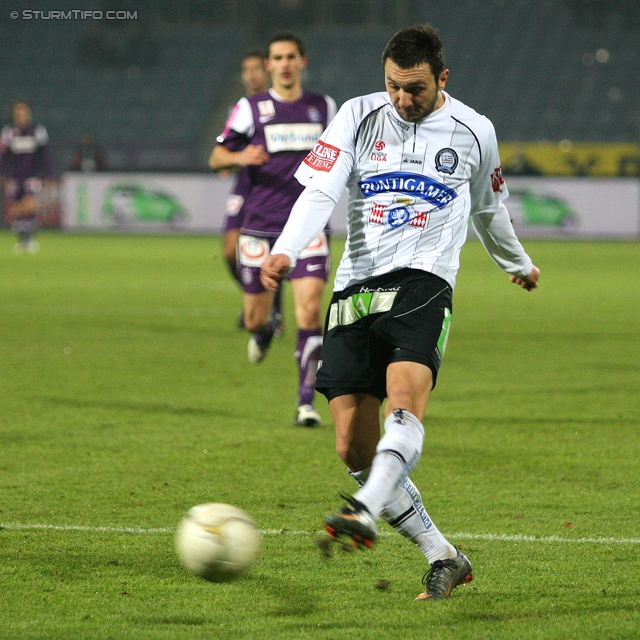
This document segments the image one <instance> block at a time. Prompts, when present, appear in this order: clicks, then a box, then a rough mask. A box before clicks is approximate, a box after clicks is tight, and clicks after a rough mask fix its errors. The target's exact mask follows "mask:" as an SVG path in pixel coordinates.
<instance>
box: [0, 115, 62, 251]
mask: <svg viewBox="0 0 640 640" xmlns="http://www.w3.org/2000/svg"><path fill="white" fill-rule="evenodd" d="M11 117H12V120H13V123H12V124H11V125H7V126H5V127H4V128H3V129H2V133H1V134H0V174H2V175H4V176H6V177H7V180H6V183H5V192H6V196H7V200H8V203H9V204H8V211H7V213H8V219H9V220H10V221H11V227H12V228H13V230H14V231H15V232H16V234H17V236H18V243H17V244H16V245H15V247H14V250H15V252H16V253H23V252H25V251H28V252H30V253H36V252H37V251H38V250H39V249H40V246H39V244H38V242H37V240H36V239H35V234H36V231H37V228H38V220H37V211H36V210H37V204H38V203H37V199H36V197H37V195H38V193H40V191H41V190H42V178H49V177H51V176H52V175H53V170H52V165H51V158H50V156H49V148H48V144H49V135H48V134H47V130H46V129H45V128H44V127H43V126H42V125H41V124H35V123H33V122H32V121H31V107H30V106H29V105H28V104H27V103H26V102H15V103H14V104H13V106H12V107H11Z"/></svg>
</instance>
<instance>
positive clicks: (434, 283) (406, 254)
mask: <svg viewBox="0 0 640 640" xmlns="http://www.w3.org/2000/svg"><path fill="white" fill-rule="evenodd" d="M383 64H384V76H385V85H386V89H387V91H386V92H379V93H372V94H370V95H367V96H362V97H360V98H354V99H353V100H349V101H348V102H347V103H346V104H345V105H344V106H343V107H342V108H341V109H340V112H339V113H338V115H337V116H336V118H335V120H334V121H333V122H332V123H331V125H330V126H329V128H328V129H327V131H325V133H324V134H323V135H322V138H321V139H320V141H319V142H318V144H317V145H316V146H315V147H314V149H313V151H312V152H311V153H310V154H309V155H308V156H307V158H305V161H304V163H303V164H302V165H301V166H300V169H299V170H298V171H297V173H296V177H297V178H298V179H299V180H300V182H301V183H302V184H304V185H306V189H305V190H304V192H303V193H302V195H301V196H300V198H299V199H298V201H297V202H296V204H295V206H294V208H293V210H292V212H291V215H290V217H289V220H288V222H287V225H286V226H285V228H284V230H283V232H282V234H281V235H280V237H279V239H278V241H277V242H276V243H275V246H274V247H273V255H270V256H269V257H268V258H267V259H266V260H265V261H264V263H263V269H262V282H263V284H264V286H265V288H267V289H268V290H271V289H272V288H273V287H275V286H277V282H278V280H279V278H280V277H281V276H282V274H283V273H287V272H288V270H289V269H290V268H292V267H293V268H295V261H296V259H297V257H298V256H299V255H300V253H301V251H302V250H303V249H304V247H305V246H306V245H307V244H308V242H309V240H310V239H311V238H313V237H314V236H315V235H316V234H317V233H318V231H319V230H320V229H322V227H323V226H324V224H325V222H326V221H327V220H328V219H329V216H330V215H331V211H332V210H333V207H334V206H335V204H336V202H337V201H338V199H339V198H340V195H341V193H342V191H343V189H344V188H345V186H347V187H348V189H349V196H350V197H349V213H348V236H347V242H346V246H345V251H344V254H343V257H342V260H341V262H340V266H339V267H338V272H337V274H336V280H335V286H334V295H333V299H332V301H331V305H330V308H329V312H328V314H327V320H326V325H325V341H324V345H323V347H322V353H321V354H320V358H321V360H320V364H319V366H318V373H317V381H316V384H317V387H318V390H319V391H321V392H322V393H323V394H325V395H326V396H327V399H328V400H329V406H330V408H331V414H332V416H333V421H334V423H335V426H336V449H337V451H338V454H339V455H340V457H341V458H342V460H343V462H344V463H345V464H346V465H347V468H348V469H349V472H350V473H351V475H352V476H353V477H354V478H355V480H356V481H357V482H358V484H359V485H360V489H359V490H358V491H357V492H356V493H355V494H354V496H353V497H352V498H347V504H346V505H345V506H344V507H343V508H342V509H340V511H338V512H336V513H334V514H331V515H329V516H327V519H326V529H327V531H328V532H329V534H330V535H331V536H332V537H334V538H338V537H341V536H346V537H348V538H350V539H351V540H352V541H353V542H354V543H356V544H357V545H364V546H367V547H370V546H372V545H373V542H374V540H375V539H376V536H377V520H378V519H379V518H383V519H384V520H386V521H387V522H388V523H389V524H390V525H391V526H393V527H394V528H395V529H396V531H398V532H399V533H401V534H402V535H403V536H405V537H406V538H408V539H409V540H411V541H412V542H413V543H414V544H416V545H417V546H418V547H419V549H420V550H421V551H422V552H423V554H424V555H425V556H426V558H427V561H428V562H429V563H430V569H429V571H427V573H426V574H425V578H424V584H425V591H424V593H422V594H420V595H419V596H418V599H419V600H429V599H431V600H438V599H442V598H446V597H448V596H449V595H450V593H451V591H452V590H453V589H454V588H455V587H456V586H457V585H459V584H464V583H467V582H469V581H470V580H471V579H472V577H473V576H472V570H471V563H470V562H469V560H468V559H467V558H466V557H465V556H464V555H463V554H462V553H461V552H460V551H459V550H457V549H456V548H455V547H454V546H453V545H451V544H450V543H449V542H448V541H447V540H446V538H445V537H444V536H443V535H442V533H440V531H439V530H438V528H437V527H436V526H435V524H434V523H433V521H432V520H431V518H430V517H429V515H428V513H427V511H426V510H425V508H424V506H423V504H422V498H421V496H420V492H419V491H418V489H417V488H416V486H415V485H414V484H413V482H411V480H410V479H409V474H410V473H411V471H412V470H413V469H414V468H415V467H416V465H417V463H418V460H419V459H420V456H421V454H422V444H423V439H424V427H423V425H422V419H423V415H424V412H425V409H426V406H427V400H428V398H429V394H430V393H431V390H432V389H433V387H434V386H435V383H436V377H437V373H438V369H439V367H440V362H441V360H442V356H443V354H444V350H445V347H446V343H447V337H448V332H449V326H450V321H451V311H452V294H453V288H454V286H455V282H456V274H457V271H458V266H459V255H460V249H461V248H462V245H463V244H464V242H465V239H466V236H467V227H468V222H469V216H470V215H471V219H472V221H473V225H474V228H475V230H476V232H477V234H478V236H479V237H480V240H481V241H482V243H483V245H484V246H485V248H486V249H487V251H488V252H489V254H490V255H491V256H492V258H493V259H494V260H495V261H496V263H497V264H498V265H499V266H500V267H501V268H502V269H503V270H504V271H506V272H507V273H508V274H510V279H511V281H512V282H514V283H516V284H518V285H519V286H521V287H523V288H525V289H527V290H531V289H534V288H536V287H537V286H538V275H539V270H538V269H537V268H536V267H535V266H534V265H533V263H532V262H531V259H530V258H529V256H528V255H527V254H526V252H525V251H524V249H523V247H522V245H521V244H520V242H519V241H518V239H517V238H516V236H515V233H514V231H513V227H512V226H511V221H510V219H509V213H508V211H507V209H506V208H505V206H504V204H503V200H504V199H505V198H506V197H507V195H508V191H507V188H506V185H505V183H504V180H503V179H502V175H501V172H500V158H499V156H498V143H497V141H496V135H495V131H494V129H493V125H492V124H491V122H490V121H489V120H488V119H487V118H485V117H484V116H481V115H479V114H478V113H476V112H475V111H474V110H473V109H471V108H469V107H467V106H466V105H464V104H462V103H461V102H459V101H458V100H455V99H454V98H452V97H451V96H449V95H448V94H447V93H445V91H444V88H445V85H446V82H447V78H448V76H449V70H448V69H446V68H445V61H444V51H443V46H442V42H441V40H440V38H439V36H438V35H437V32H435V30H433V29H432V28H431V27H429V26H428V25H426V26H424V27H412V28H410V29H405V30H403V31H399V32H398V33H397V34H396V35H395V36H394V37H393V38H392V39H391V40H390V41H389V43H388V44H387V47H386V49H385V51H384V54H383ZM525 339H526V338H525ZM385 398H388V400H387V404H386V407H385V415H386V419H385V421H384V430H385V433H384V436H383V437H382V438H380V408H381V404H382V402H383V400H384V399H385ZM436 454H437V452H436Z"/></svg>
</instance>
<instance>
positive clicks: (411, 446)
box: [353, 409, 424, 519]
mask: <svg viewBox="0 0 640 640" xmlns="http://www.w3.org/2000/svg"><path fill="white" fill-rule="evenodd" d="M384 429H385V434H384V436H383V437H382V438H381V440H380V442H378V446H377V447H376V455H375V457H374V458H373V463H372V464H371V471H370V473H369V478H368V479H367V481H366V482H365V484H364V486H363V487H362V488H361V489H360V490H359V491H357V492H356V493H355V494H354V496H353V497H354V498H355V499H356V500H358V501H359V502H362V504H364V505H365V506H366V507H367V509H368V510H369V511H370V512H371V515H372V516H373V517H374V518H376V519H377V518H379V517H380V512H381V511H382V508H383V507H384V505H385V504H387V503H388V502H389V501H390V499H391V496H392V495H394V494H395V491H396V488H397V487H398V486H400V485H402V484H404V481H405V480H406V478H407V476H408V475H409V474H410V473H411V471H413V469H414V468H415V466H416V464H418V460H420V454H421V453H422V442H423V440H424V427H423V426H422V423H421V422H420V421H419V420H418V418H416V417H415V416H414V415H413V414H411V413H409V412H408V411H405V410H404V409H396V410H395V411H394V412H393V413H391V414H390V415H389V416H388V417H387V419H386V420H385V421H384Z"/></svg>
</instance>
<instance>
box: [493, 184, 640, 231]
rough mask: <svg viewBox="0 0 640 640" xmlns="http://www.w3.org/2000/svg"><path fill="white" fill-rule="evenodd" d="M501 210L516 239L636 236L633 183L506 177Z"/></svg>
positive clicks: (639, 195)
mask: <svg viewBox="0 0 640 640" xmlns="http://www.w3.org/2000/svg"><path fill="white" fill-rule="evenodd" d="M505 180H506V182H507V187H508V188H509V193H510V195H509V198H507V200H506V201H505V205H506V206H507V209H508V210H509V214H510V215H511V219H512V220H513V226H514V228H515V230H516V233H517V234H518V236H520V237H523V238H524V237H542V238H546V237H551V238H632V237H637V236H638V235H640V182H639V181H638V180H637V179H635V178H516V177H511V176H506V177H505Z"/></svg>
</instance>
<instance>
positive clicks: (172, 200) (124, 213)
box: [62, 173, 640, 239]
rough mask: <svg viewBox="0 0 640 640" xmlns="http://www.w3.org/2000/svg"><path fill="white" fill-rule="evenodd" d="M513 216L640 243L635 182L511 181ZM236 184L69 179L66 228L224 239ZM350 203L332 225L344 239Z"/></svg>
mask: <svg viewBox="0 0 640 640" xmlns="http://www.w3.org/2000/svg"><path fill="white" fill-rule="evenodd" d="M506 180H507V186H508V187H509V192H510V194H511V195H510V197H509V198H508V199H507V200H506V206H507V209H509V213H510V215H511V218H512V219H513V224H514V227H515V229H516V232H517V233H518V235H519V236H521V237H523V238H524V237H542V238H545V237H550V238H567V239H570V238H632V237H638V236H640V182H639V181H638V180H637V179H634V178H537V177H536V178H517V177H507V178H506ZM233 184H234V178H233V176H228V177H220V176H217V175H215V174H211V175H207V174H177V173H174V174H172V173H93V174H83V173H67V174H65V175H64V177H63V180H62V227H63V228H65V229H70V230H112V231H122V232H143V233H144V232H147V233H157V232H177V233H220V232H221V231H222V230H223V229H224V211H225V203H226V199H227V196H228V194H229V192H230V190H231V189H232V187H233ZM346 223H347V195H346V193H343V195H342V198H341V199H340V202H339V203H338V204H337V206H336V208H335V210H334V213H333V216H332V217H331V227H332V229H333V232H334V233H335V234H337V235H344V234H345V233H346V226H347V225H346Z"/></svg>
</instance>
